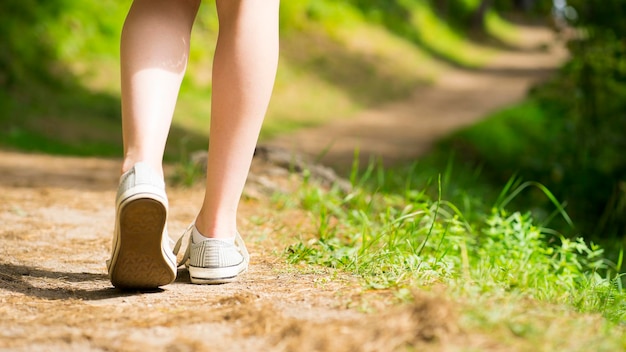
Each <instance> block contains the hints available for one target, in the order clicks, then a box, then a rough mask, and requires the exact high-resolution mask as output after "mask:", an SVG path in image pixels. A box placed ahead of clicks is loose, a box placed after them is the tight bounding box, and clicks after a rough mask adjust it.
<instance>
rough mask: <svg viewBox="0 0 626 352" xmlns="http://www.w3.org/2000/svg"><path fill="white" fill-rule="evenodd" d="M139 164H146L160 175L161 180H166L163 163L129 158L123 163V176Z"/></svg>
mask: <svg viewBox="0 0 626 352" xmlns="http://www.w3.org/2000/svg"><path fill="white" fill-rule="evenodd" d="M139 162H144V163H146V164H148V165H149V166H150V167H151V168H152V170H153V171H154V172H155V173H156V174H157V175H159V176H160V177H161V178H164V175H163V165H161V163H155V162H151V161H148V160H136V159H132V158H128V157H127V158H125V159H124V161H122V169H121V174H122V175H123V174H124V173H126V172H128V170H130V169H132V168H133V166H135V164H137V163H139Z"/></svg>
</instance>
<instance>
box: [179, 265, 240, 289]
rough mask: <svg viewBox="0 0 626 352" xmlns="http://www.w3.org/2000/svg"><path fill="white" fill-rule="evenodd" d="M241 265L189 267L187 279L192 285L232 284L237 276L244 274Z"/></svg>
mask: <svg viewBox="0 0 626 352" xmlns="http://www.w3.org/2000/svg"><path fill="white" fill-rule="evenodd" d="M242 265H243V263H242V264H240V265H235V266H230V267H223V268H198V267H194V266H189V277H190V279H191V283H192V284H198V285H218V284H225V283H229V282H233V281H235V280H237V276H238V275H241V274H243V273H245V272H246V271H247V269H242Z"/></svg>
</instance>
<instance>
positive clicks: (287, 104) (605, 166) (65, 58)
mask: <svg viewBox="0 0 626 352" xmlns="http://www.w3.org/2000/svg"><path fill="white" fill-rule="evenodd" d="M561 3H562V2H560V1H554V2H553V1H551V0H536V1H532V0H518V1H514V0H441V1H435V0H342V1H339V0H285V1H283V2H282V5H281V23H280V25H281V36H282V38H281V40H282V41H281V62H280V69H279V73H278V77H277V83H276V88H275V92H274V97H273V102H272V104H271V106H270V111H269V113H268V117H267V122H266V124H265V126H264V129H263V132H262V136H261V139H262V140H264V139H269V138H271V137H273V136H276V135H278V134H282V133H289V132H290V131H293V130H295V129H297V128H300V127H304V126H311V125H316V124H322V123H324V122H325V121H328V120H330V119H335V118H337V117H346V116H350V115H352V114H354V113H355V112H357V111H360V110H363V109H366V108H370V107H374V106H377V105H380V104H382V103H385V102H389V101H392V100H396V99H402V98H405V97H408V95H409V94H410V93H411V92H412V91H414V89H415V88H416V87H418V86H421V85H428V84H431V83H432V82H433V81H435V80H436V79H437V75H438V74H439V73H440V72H442V71H443V70H445V68H446V67H449V65H453V66H458V67H463V68H466V69H475V68H479V67H481V66H482V65H484V64H485V63H486V62H487V61H488V60H489V58H490V57H491V56H492V55H493V53H494V50H497V49H501V48H505V47H507V46H510V43H513V42H514V41H515V39H516V38H515V35H516V33H515V25H514V23H515V22H517V21H522V22H529V21H530V22H532V23H534V24H537V23H540V24H544V25H547V26H554V27H558V26H560V25H562V24H564V23H566V22H567V23H569V25H571V26H573V28H575V29H576V33H577V35H576V36H574V37H573V39H572V40H571V41H570V42H569V44H568V47H569V50H570V53H571V59H570V60H569V61H568V63H567V64H566V65H565V66H564V67H563V68H562V69H561V70H560V71H559V72H558V74H557V75H556V76H555V77H554V78H553V79H552V80H551V81H550V82H548V83H546V84H543V85H541V86H538V87H535V88H534V89H533V90H532V92H530V94H529V97H528V99H527V100H526V101H525V102H523V103H521V104H519V105H517V106H514V107H511V108H509V109H506V110H504V111H501V112H498V113H496V114H494V115H493V116H490V117H488V118H487V119H486V120H484V121H483V122H481V123H479V124H477V125H475V126H471V127H469V128H467V129H464V130H463V131H460V132H458V133H455V134H454V135H452V136H450V137H449V138H446V139H445V140H443V141H441V143H439V145H438V146H437V148H435V150H434V151H433V152H432V153H431V154H430V155H429V156H427V157H425V158H424V159H423V160H420V161H419V162H420V164H419V165H420V166H418V169H420V170H423V172H422V174H421V175H420V176H419V177H422V178H423V179H424V185H425V187H426V186H427V184H428V182H427V181H426V180H427V179H432V175H433V174H436V173H443V172H448V174H447V177H446V180H448V181H447V184H445V185H444V192H446V196H447V197H448V198H452V200H458V201H459V202H465V203H467V199H470V200H472V199H491V198H493V199H494V201H495V199H496V197H497V195H498V193H499V191H500V190H501V189H502V188H503V187H504V185H505V184H506V183H507V182H508V181H509V180H511V179H512V178H513V177H514V178H515V179H514V180H519V182H521V180H533V181H538V182H540V183H542V184H544V185H545V186H546V187H547V188H548V189H550V191H551V192H553V193H554V195H555V196H556V197H557V198H558V199H559V200H560V201H563V202H565V203H566V204H567V206H566V210H567V211H568V213H570V215H571V216H572V218H573V219H574V220H575V222H576V223H577V225H578V226H577V228H576V230H574V231H572V230H571V229H568V228H567V226H566V225H565V224H559V223H558V220H556V222H555V223H554V225H553V226H554V227H556V228H557V229H558V230H560V231H564V232H567V233H571V235H572V236H575V235H581V234H582V235H584V236H585V237H586V238H587V239H593V240H599V241H609V242H611V243H612V244H613V246H614V247H616V248H617V247H619V246H621V245H622V244H623V239H624V238H625V237H624V235H626V182H625V181H626V156H625V155H626V153H625V150H624V147H625V145H624V144H625V140H624V137H623V133H624V131H625V127H626V116H625V115H626V58H625V55H624V54H625V50H626V37H625V33H626V22H625V21H624V20H623V19H624V18H625V17H624V15H626V2H625V1H623V0H569V1H568V2H567V4H566V5H567V6H568V7H563V9H564V10H563V11H562V12H561V11H555V4H556V5H557V8H556V9H557V10H558V9H559V8H560V6H561ZM129 6H130V1H121V0H102V1H99V2H77V1H70V0H48V1H36V0H3V1H2V2H1V3H0V16H1V17H2V19H1V20H0V147H2V148H3V149H11V150H22V151H32V152H43V153H51V154H69V155H94V156H105V157H119V156H121V150H122V147H121V131H120V128H121V126H120V111H119V110H120V109H119V105H120V102H119V88H118V87H119V69H118V55H119V47H118V46H119V44H118V43H119V36H120V31H121V28H122V24H123V21H124V17H125V15H126V12H127V10H128V8H129ZM561 15H563V16H564V17H563V18H562V21H563V23H561V22H560V18H561V17H560V16H561ZM216 31H217V18H216V14H215V10H214V3H213V2H211V1H206V2H204V3H203V6H202V7H201V10H200V14H199V16H198V21H197V23H196V26H195V28H194V32H193V42H192V49H191V55H190V63H189V70H188V75H187V77H186V79H185V81H184V83H183V87H182V94H181V97H180V101H179V104H178V107H177V111H176V116H175V119H174V127H173V129H172V132H171V134H170V141H169V143H168V149H167V151H166V160H168V161H176V160H177V159H179V158H180V157H181V155H182V154H184V153H187V152H188V151H191V150H196V149H204V148H205V145H206V139H207V137H208V119H209V118H210V91H211V77H210V68H211V60H212V52H213V50H214V44H215V40H216ZM416 68H418V69H416ZM450 165H452V166H450ZM445 170H447V171H445ZM392 172H395V173H398V174H402V173H405V174H406V177H418V176H414V175H413V173H411V172H408V171H406V168H403V167H398V168H396V169H394V170H392ZM515 201H516V202H517V206H520V207H526V208H528V209H532V210H533V211H534V212H535V213H537V214H539V215H538V216H540V217H541V216H542V215H541V214H544V215H543V216H544V217H545V218H549V217H550V213H551V210H550V209H553V207H552V208H551V205H550V203H549V201H548V200H547V199H545V197H543V196H538V195H537V194H535V193H533V192H527V193H523V194H521V195H520V196H519V197H518V198H517V199H516V200H515ZM469 203H471V201H470V202H469ZM459 204H462V203H459ZM482 204H489V202H483V203H482ZM482 206H484V205H482Z"/></svg>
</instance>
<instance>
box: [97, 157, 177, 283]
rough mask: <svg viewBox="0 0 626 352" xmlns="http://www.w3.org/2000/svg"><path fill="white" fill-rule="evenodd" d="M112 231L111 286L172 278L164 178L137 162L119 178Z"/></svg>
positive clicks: (173, 260)
mask: <svg viewBox="0 0 626 352" xmlns="http://www.w3.org/2000/svg"><path fill="white" fill-rule="evenodd" d="M115 203H116V209H117V214H116V219H115V232H114V234H113V246H112V253H111V259H110V260H108V261H107V268H108V271H109V277H110V279H111V283H112V284H113V286H115V287H118V288H122V289H153V288H157V287H159V286H163V285H167V284H169V283H171V282H173V281H174V280H175V279H176V257H175V256H174V254H173V253H172V251H171V249H170V239H169V236H168V235H167V226H166V223H167V209H168V202H167V195H166V194H165V182H164V181H163V179H162V178H161V177H160V176H159V175H157V174H156V172H155V171H154V170H153V169H152V168H151V167H150V166H149V165H148V164H146V163H143V162H139V163H137V164H135V165H134V166H133V167H132V168H131V169H130V170H129V171H127V172H126V173H124V174H123V175H122V177H121V178H120V185H119V188H118V191H117V197H116V201H115Z"/></svg>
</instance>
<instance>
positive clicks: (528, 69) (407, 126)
mask: <svg viewBox="0 0 626 352" xmlns="http://www.w3.org/2000/svg"><path fill="white" fill-rule="evenodd" d="M528 33H529V34H528V35H531V36H532V38H529V42H528V44H527V45H528V48H531V47H534V46H537V45H539V43H538V42H537V39H538V38H539V39H541V38H542V37H541V36H542V35H544V36H545V32H541V31H536V32H533V30H531V29H528ZM533 33H534V34H533ZM542 33H543V34H542ZM544 38H545V37H544ZM545 39H546V40H547V38H545ZM563 57H564V54H563V53H559V52H558V51H552V50H551V51H538V50H530V49H528V50H520V51H514V52H506V53H503V54H502V55H501V56H499V57H498V58H497V60H496V61H495V63H494V64H493V65H490V66H489V67H488V68H486V69H483V70H478V71H462V70H452V71H450V72H449V74H445V75H444V76H443V77H441V80H440V81H439V82H438V83H437V84H436V85H435V86H433V87H429V88H427V89H421V90H419V91H417V92H416V93H415V94H414V96H413V97H412V98H411V99H410V100H408V101H403V102H398V103H393V104H389V105H386V106H383V107H381V108H379V109H376V110H374V111H367V112H365V113H363V114H361V115H359V116H356V117H354V118H352V119H345V120H337V121H335V122H334V123H332V124H331V125H328V126H321V127H319V128H315V129H312V130H306V131H302V132H299V133H296V134H294V135H292V136H286V137H284V138H281V139H280V140H277V141H275V143H276V144H279V145H283V146H288V147H291V146H295V145H297V146H298V147H299V148H298V149H297V150H300V151H303V152H306V153H309V154H312V155H315V154H317V153H319V152H320V151H321V150H322V149H323V148H325V147H326V146H327V145H328V144H329V143H334V144H332V148H330V152H329V153H328V154H327V155H326V157H325V159H324V160H325V161H328V162H329V163H331V164H341V163H346V162H349V160H351V158H352V150H353V148H354V147H355V146H357V145H358V146H360V148H361V152H362V153H363V154H364V155H366V154H377V155H382V156H383V157H384V158H385V159H388V160H389V161H397V160H403V159H407V158H412V157H415V156H416V155H419V154H420V153H422V152H424V151H425V150H427V149H428V146H429V145H430V144H431V143H432V142H433V141H435V140H436V139H437V138H439V137H440V136H442V135H444V134H445V133H448V132H449V131H451V130H452V129H454V128H458V127H460V126H463V125H466V124H469V123H472V122H474V121H476V119H477V118H479V117H480V116H484V114H485V113H487V112H489V111H491V110H493V109H496V108H498V107H501V106H503V105H506V104H509V103H512V102H514V101H516V100H519V99H521V98H522V97H523V95H524V92H525V91H526V89H527V88H528V86H529V85H530V84H532V83H533V82H536V81H537V80H539V79H542V78H544V77H545V75H546V74H548V73H549V72H550V71H551V70H553V69H554V68H555V67H556V66H557V65H558V63H559V62H560V61H561V60H562V59H563ZM296 141H298V143H297V144H296V143H295V142H296ZM119 164H120V162H119V160H106V159H96V158H70V157H54V156H44V155H30V154H22V153H16V152H8V151H0V224H2V227H1V228H0V240H1V241H2V246H1V247H0V350H7V351H9V350H10V351H196V350H197V351H244V350H245V351H357V350H358V351H382V350H394V349H400V350H402V349H403V347H402V346H407V345H410V346H413V347H414V348H415V350H420V351H424V350H426V351H428V350H462V349H466V348H469V349H473V350H505V348H504V347H503V346H501V345H500V343H499V342H498V341H493V340H490V339H489V337H488V336H481V335H478V334H469V333H467V332H464V331H463V330H462V329H461V328H459V327H458V326H457V319H455V315H456V313H455V312H456V311H457V310H456V307H455V303H451V302H448V301H446V300H445V299H443V298H441V297H439V296H438V295H437V293H436V292H433V293H416V295H417V296H416V300H415V301H416V303H414V304H409V305H399V306H397V305H394V302H395V299H394V297H393V295H392V294H391V293H388V292H363V290H362V289H361V288H360V287H359V283H358V282H357V280H356V279H355V278H353V277H350V276H348V275H342V274H340V273H334V272H333V273H331V272H326V271H324V270H322V269H315V270H312V269H310V268H308V269H307V268H305V267H300V266H298V265H286V264H285V263H284V260H283V259H282V256H281V253H282V252H283V251H284V249H285V248H286V246H288V245H289V244H291V243H294V242H296V241H297V238H298V237H300V236H301V237H303V238H307V236H310V235H311V234H312V233H313V232H314V228H313V226H314V224H312V223H314V221H312V220H311V219H310V217H309V215H308V214H306V213H305V212H302V211H300V210H297V209H290V208H288V207H287V208H286V209H281V210H277V209H275V208H276V206H275V205H272V204H273V203H271V200H270V196H269V195H268V193H267V192H265V191H264V189H265V188H266V187H267V185H268V183H269V184H272V185H274V186H275V187H280V188H283V189H285V190H287V191H288V190H289V189H290V187H293V186H294V183H295V185H296V186H297V183H298V182H299V179H298V178H297V177H296V178H294V177H293V176H290V175H288V173H287V172H286V171H285V170H282V171H281V170H280V169H276V168H274V167H272V166H268V165H263V164H259V162H258V161H255V165H254V172H253V175H254V176H255V178H254V179H255V180H256V181H254V182H252V181H251V182H249V184H248V185H247V186H246V196H245V197H244V200H243V202H242V205H241V209H240V213H241V216H240V218H241V223H240V230H241V232H242V233H244V234H245V237H246V241H247V243H248V246H249V249H250V251H251V253H252V265H251V269H250V271H249V273H247V274H246V275H244V276H243V277H242V278H241V280H239V281H238V282H236V283H232V284H228V285H220V286H196V285H191V284H189V277H188V274H187V272H186V270H184V269H181V270H179V277H178V279H177V280H176V282H175V283H174V284H172V285H169V286H167V287H165V288H164V289H162V290H158V291H155V292H151V293H133V292H130V293H129V292H121V291H118V290H115V289H113V288H112V287H111V286H110V283H109V281H108V278H107V276H106V268H105V260H106V259H107V258H108V256H109V251H110V241H111V233H112V231H113V221H114V209H113V204H114V197H115V189H116V186H117V179H118V175H119V173H118V167H119ZM171 172H172V170H167V173H168V174H171ZM168 195H169V198H170V213H169V220H168V226H169V233H170V234H171V236H172V237H173V238H177V237H178V236H180V234H181V233H182V231H183V230H184V228H185V227H186V226H187V225H188V223H189V222H190V221H192V219H193V218H194V216H195V214H196V212H197V210H198V207H199V206H200V204H201V201H202V189H201V188H198V187H193V188H176V187H170V188H168ZM331 277H332V279H331ZM365 312H369V313H365ZM372 312H375V313H372Z"/></svg>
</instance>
